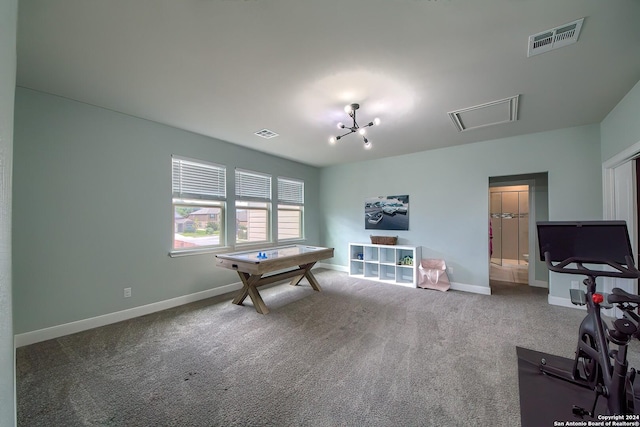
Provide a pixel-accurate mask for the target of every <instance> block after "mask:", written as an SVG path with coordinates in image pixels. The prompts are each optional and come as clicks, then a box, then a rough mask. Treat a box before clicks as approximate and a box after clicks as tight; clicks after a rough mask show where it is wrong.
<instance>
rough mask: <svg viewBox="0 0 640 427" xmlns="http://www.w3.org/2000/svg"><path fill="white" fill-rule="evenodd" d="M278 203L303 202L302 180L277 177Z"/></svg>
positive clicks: (292, 203)
mask: <svg viewBox="0 0 640 427" xmlns="http://www.w3.org/2000/svg"><path fill="white" fill-rule="evenodd" d="M278 203H284V204H290V205H303V204H304V182H302V181H298V180H294V179H289V178H281V177H278Z"/></svg>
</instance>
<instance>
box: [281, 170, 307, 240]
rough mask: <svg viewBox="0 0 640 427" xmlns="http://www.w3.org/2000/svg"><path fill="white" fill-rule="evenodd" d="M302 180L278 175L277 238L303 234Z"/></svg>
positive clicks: (297, 236) (282, 238) (284, 238)
mask: <svg viewBox="0 0 640 427" xmlns="http://www.w3.org/2000/svg"><path fill="white" fill-rule="evenodd" d="M303 208H304V182H303V181H299V180H296V179H290V178H283V177H278V240H291V239H302V238H303V236H304V233H303V231H304V227H303V224H304V223H303V219H304V209H303Z"/></svg>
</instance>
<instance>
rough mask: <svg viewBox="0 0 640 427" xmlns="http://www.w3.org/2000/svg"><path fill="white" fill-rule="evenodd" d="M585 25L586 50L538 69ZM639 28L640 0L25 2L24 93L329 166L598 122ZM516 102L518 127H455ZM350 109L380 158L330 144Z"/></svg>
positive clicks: (627, 85) (632, 78) (634, 62)
mask: <svg viewBox="0 0 640 427" xmlns="http://www.w3.org/2000/svg"><path fill="white" fill-rule="evenodd" d="M583 17H584V18H585V20H584V25H583V27H582V32H581V34H580V38H579V40H578V42H577V43H575V44H572V45H570V46H566V47H563V48H561V49H558V50H554V51H551V52H547V53H543V54H540V55H536V56H532V57H530V58H528V57H527V41H528V36H529V35H532V34H536V33H539V32H541V31H544V30H547V29H550V28H553V27H556V26H560V25H562V24H565V23H568V22H571V21H574V20H576V19H579V18H583ZM639 22H640V1H637V0H616V1H603V0H562V1H558V0H481V1H480V0H439V1H435V0H434V1H427V0H109V1H105V0H55V1H51V0H20V2H19V24H18V77H17V80H18V86H21V87H26V88H31V89H35V90H39V91H43V92H47V93H51V94H55V95H60V96H63V97H66V98H70V99H75V100H78V101H81V102H85V103H88V104H93V105H97V106H101V107H104V108H108V109H111V110H115V111H119V112H122V113H125V114H129V115H132V116H136V117H141V118H145V119H149V120H153V121H156V122H160V123H165V124H167V125H170V126H174V127H177V128H181V129H186V130H189V131H192V132H196V133H199V134H203V135H208V136H211V137H214V138H219V139H222V140H225V141H229V142H231V143H234V144H239V145H243V146H246V147H250V148H253V149H256V150H259V151H264V152H267V153H271V154H275V155H278V156H281V157H285V158H290V159H294V160H297V161H300V162H303V163H307V164H310V165H316V166H326V165H333V164H338V163H344V162H353V161H359V160H366V159H374V158H380V157H387V156H393V155H398V154H407V153H413V152H418V151H424V150H429V149H434V148H439V147H446V146H452V145H459V144H466V143H470V142H476V141H482V140H488V139H496V138H502V137H508V136H514V135H521V134H526V133H532V132H539V131H545V130H552V129H558V128H564V127H571V126H578V125H584V124H590V123H599V122H600V121H602V119H603V118H604V117H605V116H606V115H607V113H609V112H610V111H611V109H612V108H613V107H614V106H615V105H616V104H617V103H618V102H619V101H620V100H621V99H622V97H623V96H624V95H625V94H626V93H627V92H628V91H629V90H630V89H631V88H632V87H633V85H634V84H635V83H637V82H638V80H640V24H639ZM514 95H520V98H519V107H520V109H519V114H518V120H517V121H516V122H512V123H506V124H500V125H496V126H490V127H486V128H481V129H476V130H469V131H465V132H458V131H457V129H456V128H455V126H454V125H453V122H452V121H451V119H450V118H449V116H448V114H447V113H448V112H450V111H453V110H458V109H463V108H467V107H472V106H475V105H478V104H483V103H486V102H490V101H496V100H500V99H504V98H508V97H511V96H514ZM352 102H357V103H359V104H360V105H361V108H360V110H359V111H358V119H359V120H358V121H359V123H360V124H361V125H362V124H364V123H366V122H368V121H370V120H372V119H373V118H374V117H379V118H380V119H381V121H382V123H381V125H380V126H379V127H373V128H370V129H368V130H369V133H368V136H369V139H370V140H371V142H372V143H373V148H372V149H371V150H366V151H365V150H364V149H363V143H362V138H361V137H360V136H358V135H349V136H348V137H345V138H343V139H342V140H340V141H339V142H338V143H337V144H336V145H333V146H332V145H329V143H328V138H329V136H331V135H332V134H336V133H338V130H337V129H336V126H335V125H336V123H337V122H339V121H344V122H345V123H348V122H349V118H348V116H347V115H346V114H345V113H344V111H343V108H344V106H345V105H346V104H350V103H352ZM263 128H267V129H270V130H272V131H274V132H277V133H278V134H279V135H280V136H278V137H276V138H273V139H269V140H266V139H263V138H260V137H258V136H256V135H254V132H256V131H258V130H261V129H263ZM87 143H88V144H89V143H91V142H90V141H88V142H87Z"/></svg>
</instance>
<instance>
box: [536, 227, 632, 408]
mask: <svg viewBox="0 0 640 427" xmlns="http://www.w3.org/2000/svg"><path fill="white" fill-rule="evenodd" d="M537 227H538V241H539V245H540V253H541V258H542V259H543V260H544V261H545V263H546V265H547V267H548V269H549V270H550V271H554V272H556V273H564V274H580V275H585V276H587V277H586V279H584V281H583V284H584V285H585V286H586V288H587V289H586V292H585V291H582V290H579V289H571V302H572V303H573V304H576V305H586V306H587V315H586V316H585V318H584V319H583V320H582V323H581V324H580V328H579V335H578V345H577V348H576V353H575V358H574V360H573V368H572V369H571V370H570V371H568V370H566V369H561V368H558V367H554V366H551V365H550V364H548V363H547V361H546V359H545V358H542V359H541V360H540V365H539V368H540V371H541V372H542V373H543V374H545V375H548V376H551V377H554V378H558V379H561V380H564V381H568V382H570V383H572V384H575V385H577V386H580V387H583V388H587V389H590V390H593V392H594V394H595V396H594V400H593V405H592V407H591V408H590V409H589V408H584V407H581V406H579V405H573V409H572V412H573V414H574V415H575V416H577V417H580V418H583V417H584V416H588V417H591V418H595V416H596V414H595V411H596V405H597V403H598V399H599V398H600V397H601V396H602V397H604V398H605V399H606V400H607V406H606V407H607V415H621V414H635V413H636V411H638V410H640V403H636V402H637V401H638V398H640V392H635V391H634V385H635V383H634V380H635V377H636V370H635V369H633V368H629V364H628V361H627V349H628V344H629V342H630V341H631V340H632V339H633V338H634V337H635V338H640V316H638V314H637V313H636V310H637V308H638V306H640V296H638V295H633V294H630V293H628V292H626V291H624V290H622V289H619V288H613V289H612V291H611V292H612V293H611V294H609V295H606V296H605V295H603V294H600V293H598V292H596V278H597V277H616V278H625V279H638V278H640V271H639V270H638V269H637V268H636V267H635V265H634V262H633V255H632V251H631V244H630V241H629V237H628V231H627V225H626V223H625V222H624V221H590V222H539V223H538V224H537ZM605 303H608V304H610V305H607V304H605ZM612 306H615V307H617V308H618V309H620V310H621V312H622V317H621V318H619V319H616V320H614V321H613V323H612V326H613V327H612V328H610V327H609V326H608V324H607V322H606V321H605V320H604V319H603V318H602V314H601V309H602V308H611V307H612ZM638 388H640V387H638ZM637 393H638V394H639V397H636V394H637ZM638 402H640V401H638Z"/></svg>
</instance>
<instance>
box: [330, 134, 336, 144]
mask: <svg viewBox="0 0 640 427" xmlns="http://www.w3.org/2000/svg"><path fill="white" fill-rule="evenodd" d="M335 143H336V137H335V136H332V137H331V138H329V144H335Z"/></svg>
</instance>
